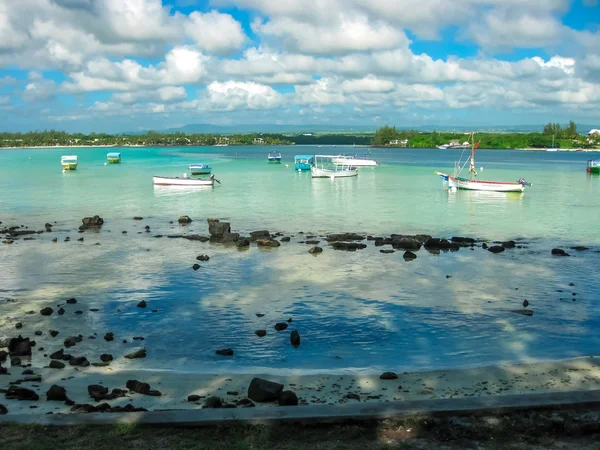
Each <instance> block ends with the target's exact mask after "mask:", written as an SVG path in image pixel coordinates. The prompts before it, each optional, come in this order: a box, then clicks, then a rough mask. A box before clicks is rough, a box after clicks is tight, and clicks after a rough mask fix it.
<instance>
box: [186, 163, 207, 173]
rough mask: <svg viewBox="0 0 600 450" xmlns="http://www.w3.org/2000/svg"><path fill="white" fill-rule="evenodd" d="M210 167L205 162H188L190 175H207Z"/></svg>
mask: <svg viewBox="0 0 600 450" xmlns="http://www.w3.org/2000/svg"><path fill="white" fill-rule="evenodd" d="M211 171H212V168H211V167H209V166H208V165H207V164H190V173H191V174H192V175H208V174H210V173H211Z"/></svg>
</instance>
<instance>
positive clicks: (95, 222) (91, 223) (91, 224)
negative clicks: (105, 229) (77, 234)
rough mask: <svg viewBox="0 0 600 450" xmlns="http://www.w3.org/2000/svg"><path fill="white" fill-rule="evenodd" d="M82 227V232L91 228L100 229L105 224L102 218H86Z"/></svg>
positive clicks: (80, 228)
mask: <svg viewBox="0 0 600 450" xmlns="http://www.w3.org/2000/svg"><path fill="white" fill-rule="evenodd" d="M81 222H82V225H81V226H80V227H79V230H80V231H84V230H87V229H89V228H100V227H102V225H103V224H104V219H102V217H100V216H94V217H84V218H83V219H82V220H81Z"/></svg>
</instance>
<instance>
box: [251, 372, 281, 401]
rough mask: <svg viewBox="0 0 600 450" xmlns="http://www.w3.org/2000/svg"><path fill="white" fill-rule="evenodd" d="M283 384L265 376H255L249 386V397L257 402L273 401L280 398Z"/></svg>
mask: <svg viewBox="0 0 600 450" xmlns="http://www.w3.org/2000/svg"><path fill="white" fill-rule="evenodd" d="M282 391H283V384H279V383H275V382H273V381H268V380H265V379H263V378H253V379H252V381H251V382H250V386H249V387H248V398H249V399H250V400H253V401H255V402H259V403H263V402H272V401H275V400H277V399H278V398H279V394H281V392H282Z"/></svg>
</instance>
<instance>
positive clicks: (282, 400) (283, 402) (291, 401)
mask: <svg viewBox="0 0 600 450" xmlns="http://www.w3.org/2000/svg"><path fill="white" fill-rule="evenodd" d="M279 406H298V397H297V396H296V394H294V393H293V392H292V391H283V392H282V393H281V394H279Z"/></svg>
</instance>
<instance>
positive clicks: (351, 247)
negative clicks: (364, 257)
mask: <svg viewBox="0 0 600 450" xmlns="http://www.w3.org/2000/svg"><path fill="white" fill-rule="evenodd" d="M331 246H332V247H333V248H334V249H335V250H345V251H348V252H354V251H356V250H362V249H365V248H367V245H366V244H358V243H356V242H334V243H332V244H331Z"/></svg>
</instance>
